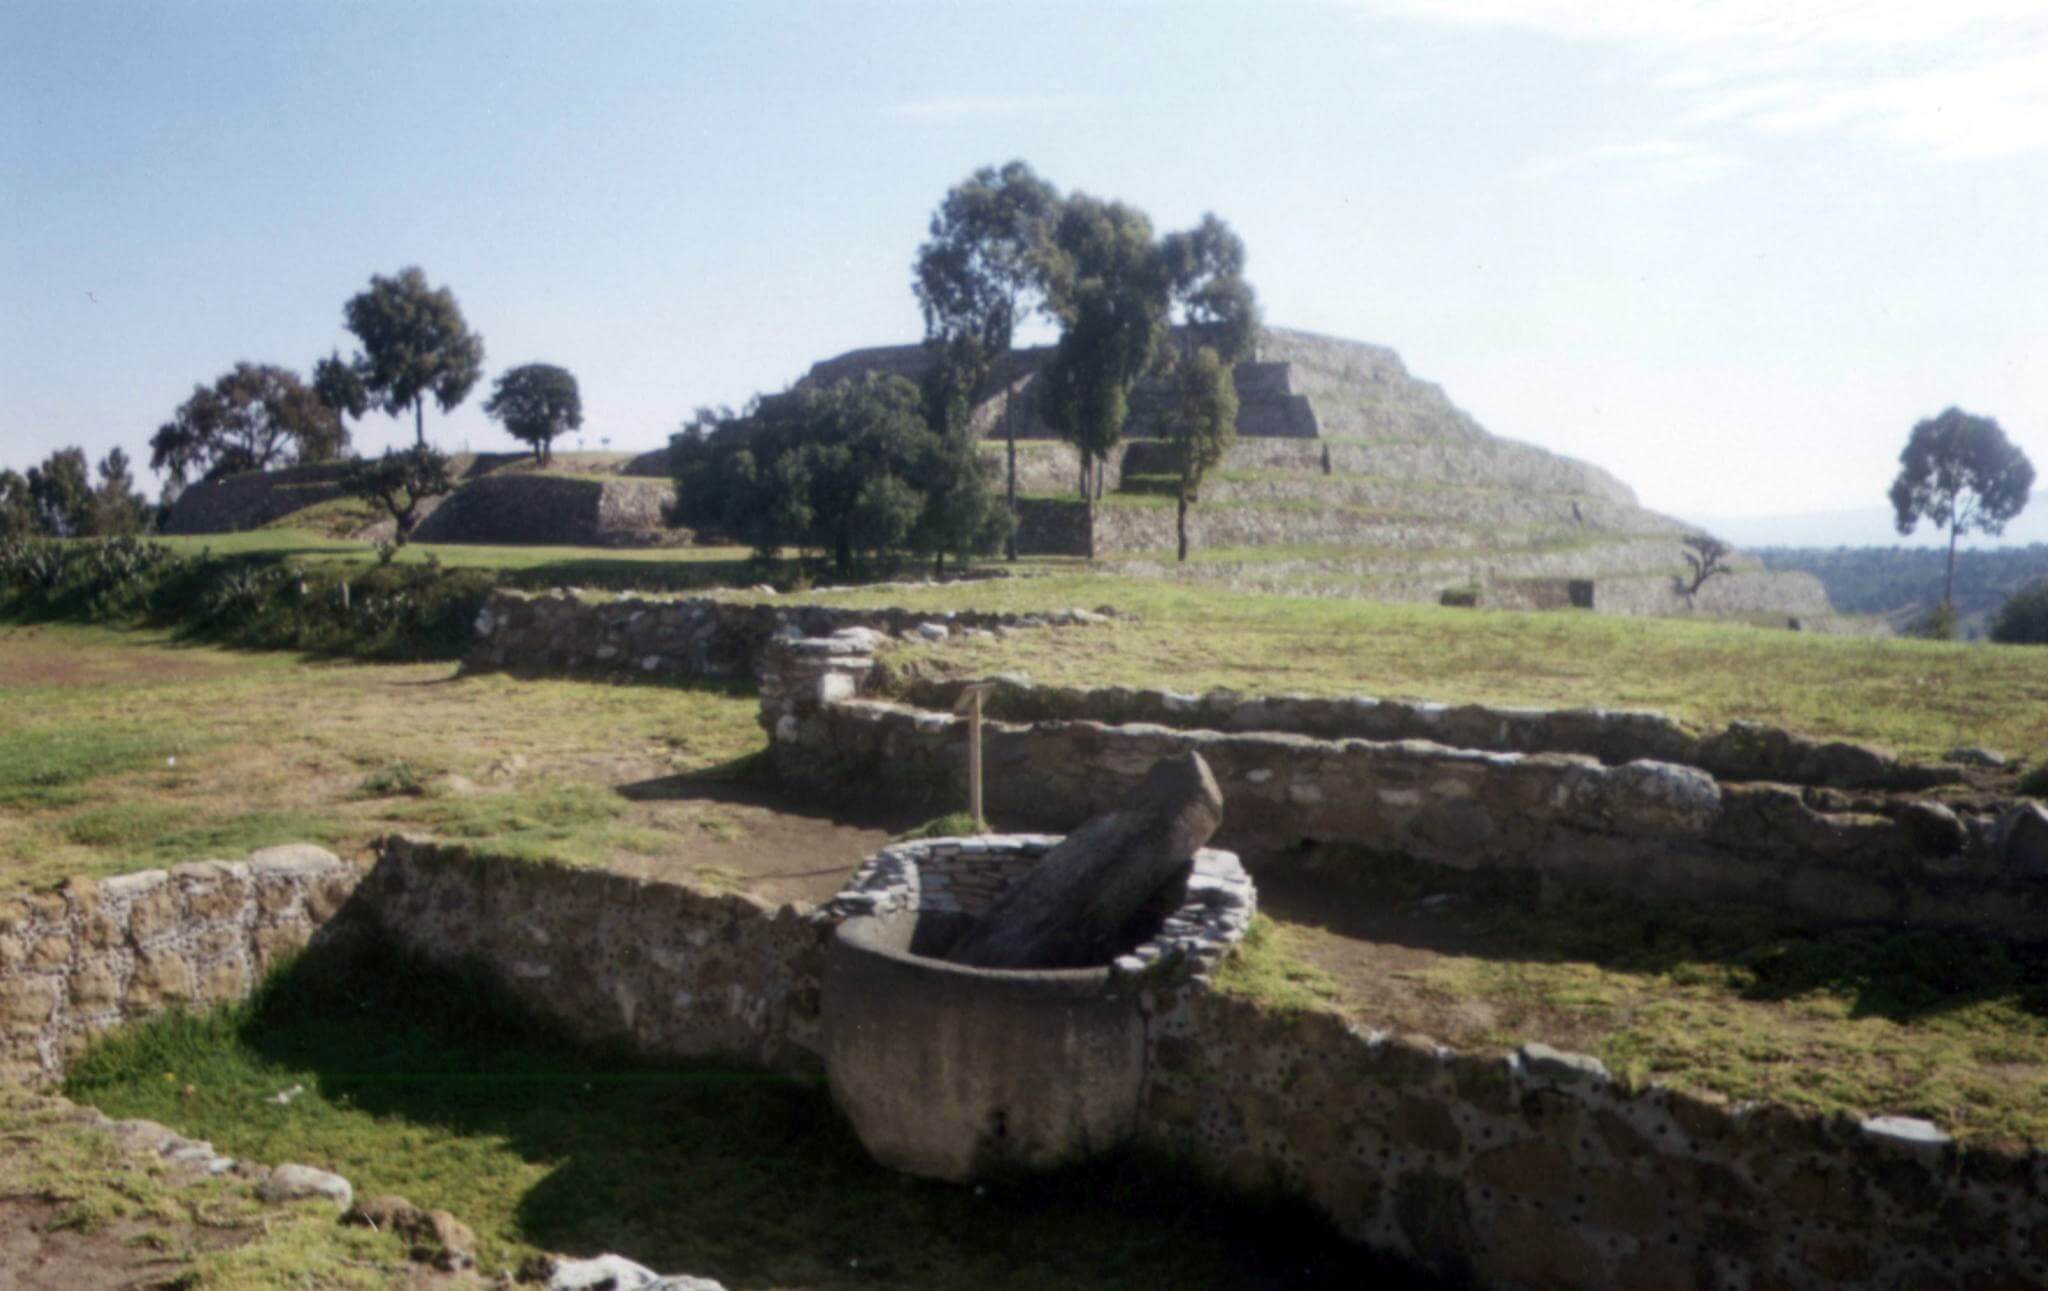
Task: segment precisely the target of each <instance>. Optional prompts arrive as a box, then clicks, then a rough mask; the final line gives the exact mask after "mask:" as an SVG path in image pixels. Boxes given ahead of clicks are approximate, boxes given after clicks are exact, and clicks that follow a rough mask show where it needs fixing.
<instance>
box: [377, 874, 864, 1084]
mask: <svg viewBox="0 0 2048 1291" xmlns="http://www.w3.org/2000/svg"><path fill="white" fill-rule="evenodd" d="M360 898H361V900H362V903H363V905H364V907H365V910H366V912H367V913H368V914H369V915H370V917H372V918H374V920H375V921H376V923H377V925H378V926H379V927H381V928H382V929H383V930H384V931H385V933H387V934H388V935H389V936H391V937H392V938H393V939H394V940H396V941H397V942H399V943H400V944H401V945H404V946H407V947H409V948H411V949H413V950H415V951H417V952H419V953H421V954H424V955H426V956H428V957H430V958H433V959H437V960H442V961H445V962H448V963H450V964H465V963H467V964H474V965H480V966H482V967H483V968H485V969H488V970H489V971H490V972H491V973H492V975H493V976H494V977H496V978H497V979H498V981H499V982H500V983H501V984H502V985H503V986H504V987H505V988H506V989H508V990H509V991H511V992H512V993H513V994H514V995H516V996H517V997H519V998H520V999H521V1000H522V1001H524V1002H525V1003H527V1004H529V1005H531V1006H532V1007H534V1008H536V1009H538V1010H539V1011H540V1012H542V1013H544V1014H546V1015H548V1016H550V1017H553V1018H555V1019H557V1020H559V1021H561V1022H563V1023H565V1024H567V1025H568V1026H569V1027H570V1028H571V1030H572V1031H573V1032H574V1033H575V1034H577V1035H580V1036H582V1037H584V1038H585V1039H587V1040H590V1041H594V1042H624V1043H626V1044H628V1045H630V1046H631V1047H632V1048H633V1049H635V1050H637V1051H639V1052H642V1053H645V1054H649V1055H652V1056H655V1057H669V1058H705V1057H719V1058H736V1059H741V1060H745V1061H747V1062H752V1063H758V1064H761V1065H763V1066H767V1067H771V1068H792V1067H808V1066H810V1065H811V1060H810V1059H809V1058H808V1056H807V1055H808V1052H809V1051H810V1050H811V1049H812V1048H814V1047H815V1039H814V1037H815V1033H816V1026H817V995H818V967H819V954H820V947H821V946H822V943H823V939H824V937H825V936H826V935H828V934H829V933H830V931H831V923H832V921H831V920H830V919H825V920H820V919H819V918H816V917H814V916H813V915H812V914H811V913H810V912H808V911H803V910H799V909H798V908H796V907H794V906H782V907H779V908H777V907H771V906H767V905H764V904H762V903H761V902H759V901H756V900H755V899H753V898H751V897H747V896H740V895H729V894H728V895H712V894H709V893H706V892H701V891H698V890H696V889H694V888H689V887H685V886H682V885H680V884H675V883H663V882H659V881H655V880H649V879H636V878H629V877H627V876H625V875H621V874H612V873H607V872H604V871H593V870H583V869H575V868H571V867H567V866H558V865H546V864H536V863H532V862H525V861H515V860H507V859H503V858H492V857H487V856H482V855H478V854H475V853H472V852H469V851H467V850H465V849H462V848H459V847H448V846H441V845H437V844H435V843H432V842H428V841H423V840H417V839H405V838H391V839H386V840H385V841H384V842H383V843H382V844H381V845H380V855H379V859H378V862H377V864H376V866H375V867H374V868H373V869H372V870H371V871H370V873H369V875H368V876H367V877H366V878H365V879H364V880H363V884H362V887H361V889H360ZM792 1045H795V1046H796V1048H794V1049H793V1048H791V1046H792Z"/></svg>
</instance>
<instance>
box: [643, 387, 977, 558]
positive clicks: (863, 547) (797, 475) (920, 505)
mask: <svg viewBox="0 0 2048 1291" xmlns="http://www.w3.org/2000/svg"><path fill="white" fill-rule="evenodd" d="M923 403H924V401H923V396H922V392H921V391H920V390H919V389H918V387H917V386H916V385H914V384H912V383H911V382H909V381H906V380H904V379H903V378H902V377H897V376H885V375H882V374H870V375H868V376H866V377H864V378H861V379H860V380H849V381H842V382H840V383H839V384H837V385H834V386H831V387H829V388H826V389H817V388H814V387H809V386H803V387H799V388H797V389H795V390H791V391H788V392H787V393H784V394H778V395H771V396H769V397H767V398H764V399H761V400H760V401H759V402H758V403H757V404H756V405H755V406H754V407H753V408H752V410H751V411H749V412H748V413H746V414H745V415H743V416H738V417H730V416H727V417H717V418H714V419H710V420H708V421H707V419H706V418H705V417H704V416H703V415H702V414H700V416H699V418H698V419H697V420H696V421H695V422H693V423H692V424H691V426H690V427H689V428H687V429H686V430H685V432H684V433H682V434H680V435H677V436H676V437H675V438H674V439H673V440H672V441H671V445H672V448H671V451H672V453H673V455H674V461H675V464H676V507H675V516H676V518H677V519H678V520H679V521H681V522H682V523H683V524H687V525H690V526H693V527H695V528H699V529H709V530H714V531H717V532H721V533H724V534H727V535H730V536H731V537H733V538H736V539H738V540H740V541H742V542H745V543H747V544H749V545H751V546H752V547H753V548H754V549H755V550H756V551H757V552H759V553H760V554H761V555H762V556H764V557H772V556H774V555H775V554H776V553H777V552H778V551H780V550H781V549H782V548H784V547H795V548H797V549H799V550H800V551H802V550H809V551H820V552H826V553H829V554H830V555H831V558H832V561H833V563H834V565H836V566H837V567H838V569H839V571H840V572H841V573H842V574H844V573H851V572H852V571H853V569H854V566H855V563H856V560H857V558H859V557H862V556H889V555H892V554H895V553H897V552H902V551H912V552H928V553H936V552H938V551H944V550H953V551H956V552H959V551H962V549H963V548H965V549H971V550H984V551H985V550H990V549H992V547H993V545H994V544H995V543H999V542H1000V541H1001V540H1002V537H1003V534H1004V529H1003V527H1002V524H1001V523H1000V520H993V521H992V520H990V519H989V518H988V513H989V512H990V511H991V510H998V509H997V508H995V507H994V506H993V503H992V502H991V500H990V499H989V498H988V495H987V482H986V478H985V476H984V475H983V473H982V471H981V469H980V466H979V461H978V458H976V457H975V456H974V449H973V444H972V442H971V441H968V440H965V439H963V438H961V437H958V436H948V435H944V434H940V433H938V432H936V431H934V430H933V429H932V427H931V425H930V424H929V423H928V422H927V421H926V419H925V415H924V406H923Z"/></svg>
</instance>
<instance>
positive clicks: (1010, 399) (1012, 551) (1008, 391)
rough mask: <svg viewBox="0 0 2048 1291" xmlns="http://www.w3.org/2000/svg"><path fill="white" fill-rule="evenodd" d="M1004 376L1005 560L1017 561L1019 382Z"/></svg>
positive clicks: (1005, 356) (1006, 355)
mask: <svg viewBox="0 0 2048 1291" xmlns="http://www.w3.org/2000/svg"><path fill="white" fill-rule="evenodd" d="M1003 357H1004V358H1005V359H1007V358H1008V357H1009V355H1008V354H1007V353H1005V354H1004V356H1003ZM1004 376H1005V378H1006V380H1005V381H1004V383H1003V438H1004V440H1006V441H1007V442H1008V444H1009V446H1010V486H1009V491H1008V494H1007V496H1008V499H1009V505H1010V536H1009V537H1008V538H1006V539H1004V540H1003V558H1004V559H1005V560H1015V559H1017V422H1016V418H1015V416H1014V415H1013V414H1014V413H1015V412H1016V408H1015V404H1016V402H1017V382H1016V379H1015V374H1014V373H1004Z"/></svg>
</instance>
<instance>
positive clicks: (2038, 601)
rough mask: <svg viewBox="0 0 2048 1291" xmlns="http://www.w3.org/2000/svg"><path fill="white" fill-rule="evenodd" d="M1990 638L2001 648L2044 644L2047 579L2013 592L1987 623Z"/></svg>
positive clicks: (2047, 641) (2047, 628)
mask: <svg viewBox="0 0 2048 1291" xmlns="http://www.w3.org/2000/svg"><path fill="white" fill-rule="evenodd" d="M1991 639H1992V640H1993V641H1997V642H1999V643H2001V644H2003V645H2048V578H2042V579H2036V580H2034V581H2033V582H2031V583H2028V584H2027V585H2026V586H2024V587H2022V588H2020V589H2019V590H2018V591H2016V592H2014V593H2013V594H2012V595H2011V596H2008V597H2007V598H2006V599H2005V604H2003V605H2001V606H1999V607H1998V617H1997V618H1995V619H1993V620H1992V621H1991Z"/></svg>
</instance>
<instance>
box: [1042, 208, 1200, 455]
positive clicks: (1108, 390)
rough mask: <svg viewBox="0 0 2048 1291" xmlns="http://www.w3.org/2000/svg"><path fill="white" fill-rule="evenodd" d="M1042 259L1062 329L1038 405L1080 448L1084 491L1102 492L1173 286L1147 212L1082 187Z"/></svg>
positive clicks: (1065, 210) (1160, 334)
mask: <svg viewBox="0 0 2048 1291" xmlns="http://www.w3.org/2000/svg"><path fill="white" fill-rule="evenodd" d="M1045 263H1046V284H1047V301H1048V305H1049V307H1050V309H1051V311H1052V313H1053V316H1054V317H1055V318H1057V319H1058V320H1059V322H1060V327H1061V332H1060V339H1059V344H1058V345H1057V346H1055V347H1054V349H1053V355H1052V359H1051V361H1050V362H1048V363H1047V364H1046V366H1045V369H1044V370H1043V372H1041V374H1040V376H1039V410H1040V412H1041V414H1042V415H1043V416H1044V417H1045V419H1046V421H1047V422H1048V423H1049V424H1050V425H1051V426H1052V427H1053V429H1054V430H1055V431H1057V432H1058V433H1059V435H1060V437H1061V438H1062V439H1064V440H1066V441H1067V442H1068V443H1070V444H1073V445H1074V446H1075V447H1076V448H1077V449H1079V450H1080V452H1081V461H1082V488H1083V490H1084V492H1086V491H1090V490H1091V486H1092V491H1094V492H1100V488H1101V472H1100V465H1101V462H1102V460H1103V459H1104V458H1105V457H1106V456H1107V455H1108V453H1109V450H1110V449H1112V448H1114V447H1116V444H1117V441H1118V440H1119V439H1120V438H1121V437H1122V435H1123V426H1124V420H1125V418H1126V417H1127V416H1128V415H1129V413H1130V397H1131V389H1132V387H1134V386H1135V385H1137V383H1138V381H1139V379H1140V378H1141V377H1143V376H1144V375H1145V373H1146V372H1147V371H1148V370H1149V369H1150V368H1151V366H1152V362H1153V359H1154V357H1155V355H1156V354H1157V352H1158V349H1159V343H1160V340H1161V339H1162V338H1163V337H1164V335H1165V333H1166V313H1167V305H1168V293H1169V288H1170V282H1169V279H1168V277H1167V273H1166V266H1165V262H1164V259H1163V257H1162V256H1161V255H1160V251H1159V246H1158V244H1157V243H1156V242H1155V241H1154V240H1153V236H1152V221H1151V220H1149V219H1147V218H1146V217H1145V213H1144V212H1143V211H1140V210H1138V209H1137V208H1135V207H1131V206H1126V205H1124V204H1123V203H1121V202H1105V201H1102V200H1100V199H1097V198H1094V197H1090V196H1088V195H1086V194H1084V193H1076V194H1074V195H1073V196H1072V197H1070V198H1068V199H1067V200H1066V202H1064V203H1063V204H1062V205H1061V207H1060V213H1059V218H1058V220H1057V221H1055V223H1054V225H1053V230H1052V238H1051V243H1050V246H1049V247H1048V250H1047V253H1046V261H1045Z"/></svg>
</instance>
